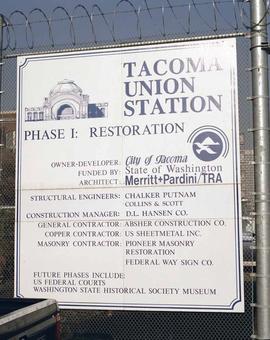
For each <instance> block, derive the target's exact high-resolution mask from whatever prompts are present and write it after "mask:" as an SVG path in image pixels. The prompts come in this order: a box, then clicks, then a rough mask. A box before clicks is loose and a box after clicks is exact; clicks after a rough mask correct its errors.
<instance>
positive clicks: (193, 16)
mask: <svg viewBox="0 0 270 340" xmlns="http://www.w3.org/2000/svg"><path fill="white" fill-rule="evenodd" d="M248 12H249V9H248V4H247V3H246V2H240V1H237V2H235V1H230V0H229V1H215V0H213V1H197V2H196V1H193V0H190V1H186V2H182V3H181V4H179V1H173V0H171V1H169V0H166V1H159V0H158V1H156V0H155V1H150V0H144V1H142V2H141V4H140V5H139V2H138V1H135V0H133V1H128V0H122V1H118V2H115V1H111V2H110V5H107V6H106V11H105V10H104V9H102V7H101V6H100V5H93V6H92V7H91V8H87V6H84V5H77V6H76V7H74V8H71V9H69V10H67V9H65V8H63V7H57V8H55V9H54V10H53V11H52V12H51V14H47V13H46V12H45V11H43V10H41V9H33V10H31V11H29V13H28V14H27V15H26V14H25V13H23V12H21V11H18V10H17V11H13V12H12V13H11V14H7V15H4V22H5V26H4V32H3V33H4V39H3V60H4V65H3V68H2V71H3V72H2V90H3V94H2V100H1V116H0V124H1V125H0V144H1V148H0V294H1V296H2V297H12V296H13V288H14V279H13V277H14V218H15V214H14V204H15V148H16V145H15V130H16V87H17V84H16V67H17V65H16V64H17V63H16V56H17V55H18V54H24V53H35V54H39V53H44V52H48V51H56V50H62V49H65V50H66V49H71V48H73V49H75V50H76V49H80V48H84V47H87V48H93V47H97V46H100V45H106V44H107V45H109V44H116V43H117V44H121V43H127V42H135V41H136V42H142V41H150V40H151V39H155V40H161V39H163V40H164V39H165V40H168V39H174V38H177V39H179V38H183V39H187V38H190V37H195V38H196V37H197V36H200V37H201V38H202V37H203V38H210V36H212V35H213V34H225V33H231V34H235V33H237V32H239V33H241V34H239V37H238V38H237V45H238V53H237V54H238V79H239V84H238V87H239V113H240V118H239V119H240V144H241V156H240V157H241V180H242V184H241V192H242V207H243V232H244V240H243V249H244V274H245V301H246V303H245V313H243V314H224V313H183V312H177V313H175V312H129V311H80V310H73V311H72V310H65V311H62V323H63V329H62V332H63V338H64V339H90V340H91V339H92V340H105V339H113V340H141V339H146V340H148V339H149V340H179V339H184V340H188V339H192V340H196V339H198V340H203V339H205V340H210V339H249V338H250V336H251V334H252V332H253V330H252V327H253V326H252V308H251V306H250V304H251V303H252V301H253V299H254V298H253V285H254V283H253V282H252V279H251V275H250V273H251V272H252V271H253V270H254V266H255V255H254V254H253V253H252V251H251V248H250V247H251V246H252V245H253V243H254V233H255V231H254V220H253V217H252V213H253V212H254V199H253V195H252V193H253V192H254V180H253V177H254V174H253V166H252V165H251V163H252V160H253V146H252V136H251V134H250V133H249V132H248V129H249V128H251V127H252V115H251V104H250V103H249V102H248V100H247V97H249V96H250V94H251V75H250V72H249V71H248V68H249V67H250V66H249V65H250V53H249V39H248V38H247V36H248V35H247V34H246V32H247V30H248V22H249V17H248ZM266 15H267V13H266ZM123 27H125V29H123ZM242 33H243V34H242ZM36 85H37V84H35V85H34V86H36ZM29 157H31V155H29ZM34 161H35V160H33V162H34Z"/></svg>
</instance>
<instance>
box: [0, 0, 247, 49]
mask: <svg viewBox="0 0 270 340" xmlns="http://www.w3.org/2000/svg"><path fill="white" fill-rule="evenodd" d="M119 3H120V5H119V6H118V7H117V4H119ZM146 3H147V5H148V6H149V7H150V8H152V9H151V14H149V12H147V11H146V10H144V9H145V8H146ZM193 3H195V4H196V5H195V6H196V7H194V6H193V5H192V4H193ZM206 3H207V4H206ZM217 3H219V4H218V5H217V8H216V10H215V11H214V8H213V4H212V2H211V1H209V0H208V1H207V0H180V1H179V0H8V1H6V0H0V4H1V5H0V12H1V13H2V14H4V15H5V16H6V17H7V18H9V16H10V14H11V13H12V12H14V11H15V10H17V11H22V12H24V13H25V15H26V16H29V13H30V12H31V10H33V9H35V8H40V9H42V10H43V11H44V12H45V13H46V15H47V17H48V18H51V17H53V19H62V18H64V17H65V18H66V19H67V17H66V16H65V14H64V12H63V11H61V10H57V11H55V12H54V9H55V8H56V7H58V6H61V7H64V8H65V9H66V10H67V11H68V13H69V15H71V16H75V17H76V16H77V17H78V16H82V15H83V16H84V17H85V18H84V19H76V18H75V19H74V22H73V23H74V29H75V31H76V35H77V36H76V42H79V43H87V42H89V41H93V40H95V39H96V40H98V41H102V40H104V41H110V40H112V34H110V33H109V31H108V27H106V25H105V24H104V20H103V19H102V16H101V15H99V16H97V14H100V12H99V10H98V8H97V7H96V8H94V7H93V5H94V4H96V5H98V6H99V7H100V8H101V10H102V11H103V12H104V13H107V14H106V19H107V20H108V23H109V30H112V31H113V32H114V33H115V36H116V38H117V39H116V40H120V41H123V40H126V39H130V38H131V39H132V38H137V37H138V36H142V37H143V38H146V37H147V38H152V37H155V38H162V37H164V36H168V35H177V36H178V37H179V36H183V37H184V36H186V35H189V34H190V33H192V34H195V35H200V34H209V33H210V34H211V33H228V32H232V31H235V30H241V28H243V26H242V25H241V20H242V18H241V16H240V15H239V13H240V11H239V8H237V9H236V10H237V11H236V12H237V15H236V16H237V21H236V20H235V13H236V12H235V11H234V6H233V4H234V3H235V1H234V0H219V1H218V2H217ZM79 4H80V5H83V6H85V7H86V8H87V10H88V11H89V13H90V14H91V11H92V9H93V8H94V11H93V14H95V16H94V18H93V22H94V26H95V27H94V28H95V33H94V35H93V32H91V27H90V25H89V20H87V18H86V14H85V12H84V11H83V9H82V8H80V9H77V10H76V11H75V12H74V8H75V7H76V6H77V5H79ZM131 4H133V6H134V7H135V8H136V9H137V10H138V9H139V8H141V11H140V14H139V19H140V21H139V22H140V25H139V26H138V25H137V16H136V14H135V13H134V10H133V8H134V7H132V5H131ZM169 4H171V5H172V6H176V5H178V7H174V12H172V11H171V9H170V8H169V7H168V5H169ZM188 4H191V5H192V6H191V10H189V7H188ZM162 5H163V6H165V9H163V11H162ZM179 5H181V6H183V5H184V7H179ZM115 9H117V12H118V14H117V15H115V14H114V10H115ZM119 11H129V14H126V13H125V14H123V13H122V14H121V13H120V14H119ZM247 12H248V11H247ZM108 13H110V14H108ZM189 15H190V16H189ZM41 19H42V20H44V18H43V17H42V16H41V14H40V13H39V14H38V12H35V13H34V14H32V15H31V16H30V22H33V21H34V22H35V21H40V20H41ZM11 21H12V23H16V24H17V26H18V24H21V25H20V26H18V27H16V36H17V37H18V39H17V41H18V42H21V44H22V46H21V47H23V45H24V43H25V37H23V34H24V32H25V19H24V18H23V17H22V16H20V15H18V14H15V15H13V16H12V19H11ZM113 22H114V24H113ZM68 24H69V21H68V20H66V21H65V22H63V21H62V20H61V21H60V22H59V20H58V22H56V21H54V22H53V27H52V28H53V31H54V35H55V42H56V44H60V45H61V44H66V43H67V42H68V40H69V37H68V36H67V35H68V34H69V29H70V27H69V25H68ZM56 26H57V28H56ZM33 27H34V25H33ZM47 31H48V29H47V27H46V25H45V24H44V26H43V27H41V24H40V25H39V27H37V26H35V27H34V29H33V33H34V39H35V45H36V44H37V43H36V42H37V41H38V40H40V41H39V42H40V45H46V42H45V41H43V40H44V39H45V38H46V37H45V35H46V34H47ZM89 31H90V32H89ZM89 34H90V35H89ZM91 35H92V36H91ZM31 39H32V38H31ZM42 39H43V40H42ZM18 45H19V44H18Z"/></svg>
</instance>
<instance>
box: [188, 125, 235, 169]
mask: <svg viewBox="0 0 270 340" xmlns="http://www.w3.org/2000/svg"><path fill="white" fill-rule="evenodd" d="M188 143H192V150H193V153H194V155H195V156H196V157H197V158H199V159H200V160H201V161H204V162H211V161H214V160H215V159H217V158H219V157H224V158H225V157H226V156H227V154H228V151H229V141H228V138H227V136H226V135H225V133H224V132H223V131H222V130H220V129H219V128H217V127H215V126H202V127H200V128H198V129H196V130H195V131H193V132H192V134H191V135H190V136H189V138H188Z"/></svg>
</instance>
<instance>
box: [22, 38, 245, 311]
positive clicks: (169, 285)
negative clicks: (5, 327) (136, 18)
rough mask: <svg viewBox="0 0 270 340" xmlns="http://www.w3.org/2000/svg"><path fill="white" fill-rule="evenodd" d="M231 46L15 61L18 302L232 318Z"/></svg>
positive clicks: (239, 287)
mask: <svg viewBox="0 0 270 340" xmlns="http://www.w3.org/2000/svg"><path fill="white" fill-rule="evenodd" d="M235 45H236V42H235V40H234V39H224V40H209V41H200V42H186V43H170V44H169V43H168V44H156V45H148V46H145V45H144V46H137V47H129V48H111V49H100V50H94V51H84V52H74V53H61V54H51V55H42V56H33V55H31V56H25V57H19V58H18V125H17V180H16V181H17V198H16V202H17V211H16V286H15V295H16V296H22V297H31V298H35V297H39V298H40V297H44V298H46V297H50V298H51V297H53V298H56V299H57V300H58V301H59V303H60V306H61V307H62V308H80V309H81V308H85V309H91V308H92V309H99V308H100V309H128V310H159V311H162V310H168V311H223V312H243V309H244V301H243V277H242V255H241V250H242V249H241V222H240V221H241V214H240V210H241V206H240V192H239V146H238V103H237V67H236V46H235Z"/></svg>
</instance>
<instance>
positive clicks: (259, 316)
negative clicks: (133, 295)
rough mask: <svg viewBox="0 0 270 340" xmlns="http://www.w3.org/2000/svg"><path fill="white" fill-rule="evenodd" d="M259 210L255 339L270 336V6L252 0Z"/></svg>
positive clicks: (254, 111)
mask: <svg viewBox="0 0 270 340" xmlns="http://www.w3.org/2000/svg"><path fill="white" fill-rule="evenodd" d="M250 6H251V8H250V10H251V16H250V18H251V62H252V66H251V69H252V100H253V132H254V158H255V211H256V253H257V270H256V304H255V308H256V312H255V319H256V320H255V332H256V334H255V335H254V336H253V338H255V339H270V193H269V188H270V157H269V155H270V146H269V143H270V140H269V86H268V52H267V49H265V48H264V47H265V46H266V45H267V8H266V1H264V0H250Z"/></svg>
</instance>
